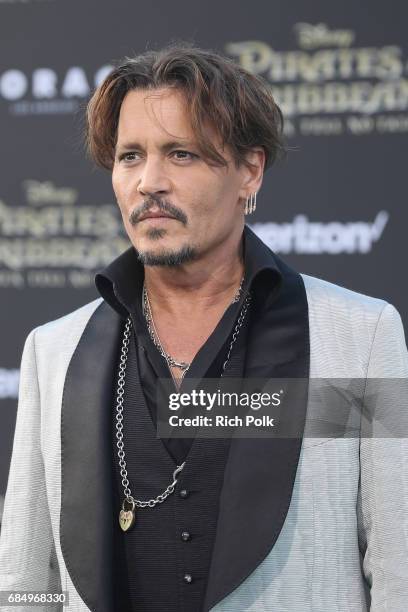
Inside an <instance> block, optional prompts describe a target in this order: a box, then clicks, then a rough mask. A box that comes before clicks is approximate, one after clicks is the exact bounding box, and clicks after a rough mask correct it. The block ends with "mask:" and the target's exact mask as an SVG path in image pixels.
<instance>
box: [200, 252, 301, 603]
mask: <svg viewBox="0 0 408 612" xmlns="http://www.w3.org/2000/svg"><path fill="white" fill-rule="evenodd" d="M276 261H277V263H278V266H279V268H280V271H281V273H282V283H281V286H280V289H279V292H278V293H274V294H272V295H270V296H269V299H266V297H265V302H264V303H263V304H262V301H263V298H262V296H261V300H258V304H254V309H253V311H252V315H251V327H250V330H249V333H248V345H247V361H246V368H245V378H247V379H248V378H303V379H308V377H309V363H310V349H309V319H308V307H307V297H306V291H305V288H304V285H303V280H302V278H301V276H300V275H299V274H297V273H296V272H294V271H292V270H291V269H290V268H289V267H287V266H286V265H285V264H284V263H283V262H282V261H280V260H279V258H277V257H276ZM300 395H301V397H300V401H296V402H294V403H293V405H292V404H291V405H290V412H288V413H287V418H288V421H287V424H288V423H289V422H290V424H291V425H292V424H293V431H295V432H298V433H297V437H291V438H273V439H272V438H268V439H265V438H263V439H262V438H259V439H243V438H239V439H238V438H233V439H232V440H231V447H230V453H229V458H228V462H227V465H226V470H225V476H224V486H223V489H222V493H221V498H220V505H219V516H218V524H217V533H216V538H215V543H214V548H213V556H212V562H211V567H210V573H209V578H208V583H207V592H206V597H205V605H204V610H206V611H207V610H209V609H211V608H212V607H213V606H215V605H216V604H217V603H218V602H219V601H221V600H222V599H224V598H225V597H226V596H227V595H228V594H229V593H231V592H232V591H233V590H234V589H236V588H237V587H238V586H239V585H240V584H241V583H242V582H243V581H244V580H245V579H246V578H247V577H248V576H249V575H250V574H251V573H252V572H253V571H254V570H255V569H256V567H257V566H258V565H259V564H260V563H261V562H262V561H263V560H264V559H265V557H266V556H267V555H268V554H269V553H270V551H271V550H272V548H273V546H274V544H275V542H276V540H277V538H278V536H279V533H280V531H281V529H282V526H283V524H284V522H285V518H286V515H287V512H288V509H289V504H290V501H291V496H292V490H293V485H294V482H295V476H296V470H297V465H298V460H299V455H300V449H301V445H302V433H303V429H304V423H305V417H306V409H307V388H306V387H305V386H304V385H303V389H302V391H301V394H300ZM299 432H301V433H299Z"/></svg>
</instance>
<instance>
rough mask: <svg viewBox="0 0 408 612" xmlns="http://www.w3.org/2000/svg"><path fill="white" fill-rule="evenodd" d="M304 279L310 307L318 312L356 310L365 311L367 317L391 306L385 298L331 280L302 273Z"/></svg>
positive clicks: (353, 311)
mask: <svg viewBox="0 0 408 612" xmlns="http://www.w3.org/2000/svg"><path fill="white" fill-rule="evenodd" d="M301 277H302V279H303V282H304V285H305V289H306V295H307V299H308V304H309V309H311V310H314V311H315V312H318V311H319V310H320V311H322V313H323V311H326V312H327V311H330V312H331V313H332V314H337V315H339V314H341V313H342V312H344V313H349V314H353V313H356V312H361V313H365V315H366V316H367V317H373V318H374V319H376V318H378V317H379V316H380V315H381V313H382V311H383V310H384V308H385V307H386V306H389V304H388V302H386V301H385V300H383V299H380V298H376V297H371V296H369V295H365V294H364V293H359V292H357V291H353V290H352V289H347V288H346V287H342V286H341V285H336V284H335V283H331V282H329V281H326V280H323V279H321V278H317V277H315V276H309V275H307V274H301Z"/></svg>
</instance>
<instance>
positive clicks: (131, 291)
mask: <svg viewBox="0 0 408 612" xmlns="http://www.w3.org/2000/svg"><path fill="white" fill-rule="evenodd" d="M243 238H244V259H245V281H244V285H243V293H245V292H246V290H248V289H249V288H253V286H254V284H255V285H256V290H257V292H258V294H259V295H260V297H261V299H265V301H266V299H268V297H270V296H272V295H273V296H275V295H276V293H277V292H278V291H279V289H280V287H281V283H282V272H281V270H280V267H279V261H278V259H277V258H276V256H275V255H274V253H273V252H272V251H271V250H270V249H269V247H267V246H266V244H265V243H264V242H262V240H260V238H258V237H257V236H256V234H255V233H254V232H253V231H252V230H251V229H250V228H249V227H248V226H247V225H245V228H244V232H243ZM143 280H144V266H143V264H142V263H141V262H140V260H139V258H138V255H137V251H136V249H135V248H134V247H133V246H131V247H129V248H128V249H127V250H126V251H124V253H122V254H121V255H119V257H117V258H116V259H114V260H113V261H112V262H111V263H110V264H109V265H108V266H107V267H106V268H104V269H103V270H101V271H100V272H98V273H97V274H96V275H95V285H96V288H97V290H98V291H99V293H100V295H101V296H102V297H103V299H104V300H105V301H106V302H107V303H108V304H109V305H110V306H111V307H112V308H113V309H114V310H116V312H117V313H118V314H119V315H120V316H122V317H124V318H127V317H128V316H129V313H130V312H132V311H133V310H134V308H135V304H136V303H137V300H139V299H140V297H141V292H142V286H143Z"/></svg>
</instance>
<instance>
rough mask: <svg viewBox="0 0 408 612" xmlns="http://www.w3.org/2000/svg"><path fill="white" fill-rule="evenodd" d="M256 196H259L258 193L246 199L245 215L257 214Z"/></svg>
mask: <svg viewBox="0 0 408 612" xmlns="http://www.w3.org/2000/svg"><path fill="white" fill-rule="evenodd" d="M256 194H257V192H256V191H255V193H251V195H250V196H249V197H248V198H247V199H246V202H245V208H244V214H245V215H251V214H252V213H253V212H255V210H256Z"/></svg>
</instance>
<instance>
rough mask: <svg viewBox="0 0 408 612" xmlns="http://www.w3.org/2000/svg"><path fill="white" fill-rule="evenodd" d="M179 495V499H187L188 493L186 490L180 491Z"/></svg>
mask: <svg viewBox="0 0 408 612" xmlns="http://www.w3.org/2000/svg"><path fill="white" fill-rule="evenodd" d="M179 495H180V497H182V498H183V499H185V498H186V497H188V491H187V490H186V489H181V491H180V493H179Z"/></svg>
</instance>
